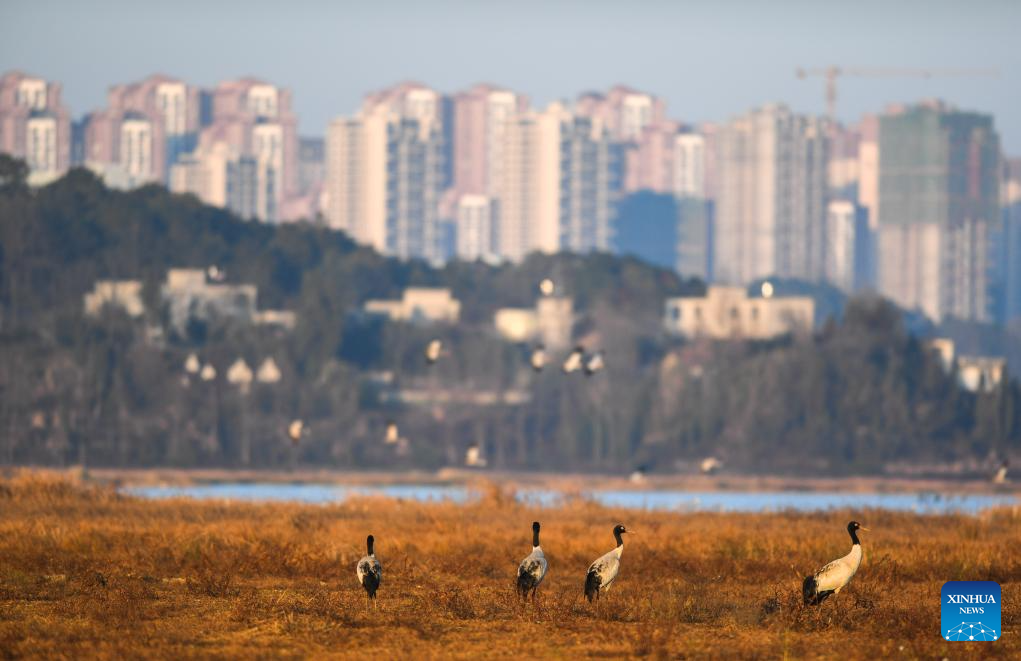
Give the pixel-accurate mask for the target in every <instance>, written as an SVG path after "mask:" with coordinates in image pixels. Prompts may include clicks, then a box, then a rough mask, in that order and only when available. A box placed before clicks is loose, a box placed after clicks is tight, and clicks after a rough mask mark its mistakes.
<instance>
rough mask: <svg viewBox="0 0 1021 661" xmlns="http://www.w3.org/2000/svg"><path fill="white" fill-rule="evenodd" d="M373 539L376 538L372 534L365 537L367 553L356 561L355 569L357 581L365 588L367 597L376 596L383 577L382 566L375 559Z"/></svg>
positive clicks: (373, 597) (372, 597)
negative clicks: (356, 566)
mask: <svg viewBox="0 0 1021 661" xmlns="http://www.w3.org/2000/svg"><path fill="white" fill-rule="evenodd" d="M375 541H376V539H375V538H374V537H373V536H372V535H369V536H368V538H366V540H365V546H366V550H367V551H368V553H367V554H366V555H365V556H364V557H363V558H362V559H361V560H359V561H358V568H357V570H356V573H357V574H358V582H359V583H361V584H362V587H363V588H365V594H367V595H368V596H369V599H375V598H376V590H378V589H379V582H380V580H382V578H383V567H382V565H380V564H379V560H376V552H375V550H374V549H373V544H374V543H375Z"/></svg>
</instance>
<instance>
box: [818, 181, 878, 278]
mask: <svg viewBox="0 0 1021 661" xmlns="http://www.w3.org/2000/svg"><path fill="white" fill-rule="evenodd" d="M825 236H826V254H825V260H824V261H825V266H826V280H827V281H828V282H830V283H831V284H833V285H834V286H835V287H837V288H839V289H841V290H842V291H844V292H846V293H851V292H854V291H855V290H857V289H859V288H861V287H864V286H866V285H868V284H870V280H871V270H872V269H871V262H872V233H871V231H870V230H869V226H868V211H867V210H866V209H865V208H864V207H862V206H860V205H858V204H855V203H854V202H852V201H850V200H833V201H831V202H830V203H829V205H828V206H827V208H826V231H825Z"/></svg>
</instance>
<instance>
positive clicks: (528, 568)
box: [518, 521, 546, 599]
mask: <svg viewBox="0 0 1021 661" xmlns="http://www.w3.org/2000/svg"><path fill="white" fill-rule="evenodd" d="M545 577H546V556H545V555H543V552H542V547H541V546H539V522H538V521H534V522H533V523H532V552H531V553H529V554H528V555H527V556H525V559H524V560H522V561H521V564H520V565H518V594H519V595H521V598H522V599H525V598H527V597H528V593H529V592H531V593H532V597H533V598H534V597H535V591H536V589H538V587H539V584H540V583H542V579H543V578H545Z"/></svg>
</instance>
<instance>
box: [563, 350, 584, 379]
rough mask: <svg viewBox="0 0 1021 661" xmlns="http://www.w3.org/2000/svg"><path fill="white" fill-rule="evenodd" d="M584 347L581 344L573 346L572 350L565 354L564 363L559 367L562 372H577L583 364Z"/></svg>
mask: <svg viewBox="0 0 1021 661" xmlns="http://www.w3.org/2000/svg"><path fill="white" fill-rule="evenodd" d="M584 357H585V349H584V348H583V347H581V346H577V347H574V351H572V352H571V353H570V355H568V356H567V359H566V360H564V364H563V366H562V367H561V369H562V370H563V371H564V374H570V373H571V372H577V371H578V370H580V369H581V368H582V366H583V364H584Z"/></svg>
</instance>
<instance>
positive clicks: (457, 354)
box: [0, 156, 1021, 472]
mask: <svg viewBox="0 0 1021 661" xmlns="http://www.w3.org/2000/svg"><path fill="white" fill-rule="evenodd" d="M24 175H25V171H24V166H23V164H21V163H20V162H17V161H13V160H11V159H8V158H6V157H3V156H0V351H2V361H0V388H2V396H3V405H2V409H0V433H2V434H3V440H2V442H0V461H2V462H16V463H25V462H32V463H48V464H58V465H61V464H69V463H81V462H87V463H90V464H104V465H177V466H195V465H204V466H209V465H218V466H236V465H239V464H241V463H243V460H244V457H246V456H249V455H250V457H249V462H250V463H251V464H252V465H255V466H266V467H280V466H285V465H288V464H289V463H290V462H292V461H297V462H300V463H304V464H317V465H328V466H337V467H358V466H386V467H408V466H422V467H437V466H442V465H447V464H452V463H459V462H460V460H461V458H462V457H463V455H464V450H465V448H466V447H467V446H468V445H469V444H471V443H479V444H480V445H481V446H482V447H483V449H484V453H485V455H486V456H487V458H488V460H489V463H490V466H495V467H510V468H541V469H578V470H630V469H631V468H633V467H634V466H637V465H648V466H650V467H651V468H652V469H653V470H671V469H672V468H673V467H674V465H675V462H676V461H677V460H696V459H699V458H701V457H703V456H706V455H709V454H715V455H718V456H722V457H723V458H724V459H725V460H726V461H727V462H728V464H729V465H731V466H735V467H740V468H745V469H759V470H765V469H769V470H797V469H804V468H806V467H814V468H820V469H822V470H826V471H830V472H842V471H855V472H865V471H872V470H876V469H879V468H881V467H882V466H883V465H884V464H885V463H886V462H889V461H896V460H905V459H926V460H935V461H944V460H951V459H957V458H961V457H974V456H984V455H985V454H987V453H988V452H990V451H995V452H997V453H1004V452H1008V451H1009V450H1010V449H1012V448H1014V449H1016V448H1017V446H1018V442H1019V438H1021V420H1019V417H1018V414H1017V413H1016V411H1019V410H1021V408H1019V404H1021V395H1019V392H1018V389H1017V387H1016V385H1006V386H1004V387H1002V388H999V389H997V390H996V391H994V392H992V393H989V394H984V395H974V394H971V393H967V392H964V391H962V390H961V389H960V388H958V387H957V385H956V382H955V379H954V376H953V375H952V374H946V373H944V372H943V371H942V370H941V368H940V367H939V364H938V363H937V361H936V360H935V359H934V358H933V356H932V355H930V353H929V352H928V351H926V350H925V348H924V345H923V344H922V343H921V342H920V341H919V340H917V339H916V338H914V337H913V336H912V335H910V334H909V333H908V332H906V331H905V329H904V326H903V322H902V318H901V315H900V313H899V311H897V310H896V309H895V308H893V307H892V306H890V305H888V304H887V303H885V302H883V301H881V300H878V299H864V300H855V301H852V302H851V303H850V304H849V306H848V308H847V311H846V313H845V316H844V318H843V320H842V321H841V322H840V323H839V324H836V323H832V322H831V323H829V324H827V325H825V326H824V327H823V328H822V330H821V331H820V332H818V333H817V334H816V336H815V337H813V338H809V339H797V340H796V339H793V338H782V339H780V340H777V341H774V342H770V343H751V344H742V343H719V344H714V343H707V342H697V343H689V344H683V343H680V342H678V341H676V340H672V339H670V338H668V337H665V336H664V335H663V334H662V332H661V330H660V317H661V312H662V305H663V299H664V298H665V297H667V296H676V295H683V294H694V293H699V292H701V291H702V290H703V285H702V284H701V283H699V282H697V281H684V280H682V279H680V278H678V277H677V276H676V275H675V274H673V273H671V272H670V271H668V270H665V269H658V268H653V267H650V266H648V265H646V264H643V263H641V262H639V261H637V260H634V259H621V258H615V257H612V256H609V255H602V254H596V255H589V256H584V257H583V256H575V255H557V256H540V255H534V256H532V257H530V258H529V259H528V260H526V261H525V262H524V263H523V264H520V265H504V266H490V265H485V264H482V263H464V262H453V263H451V264H449V265H447V266H446V267H444V268H431V267H429V266H428V265H427V264H424V263H422V262H417V261H411V262H400V261H397V260H393V259H388V258H384V257H381V256H379V255H377V254H376V253H374V252H372V251H371V250H368V249H365V248H361V247H357V246H355V245H354V244H353V243H352V242H351V241H350V240H349V239H348V238H347V237H346V236H345V235H343V234H342V233H340V232H335V231H331V230H328V229H325V228H322V227H318V226H314V225H310V224H294V225H282V226H270V225H265V224H259V223H254V222H242V221H240V220H238V219H236V218H234V217H232V216H231V215H230V214H229V213H227V212H225V211H222V210H218V209H214V208H210V207H207V206H204V205H202V204H200V203H199V202H197V201H196V200H195V199H193V198H190V197H182V196H175V195H172V194H170V193H168V192H167V191H166V190H165V189H163V188H161V187H157V186H149V187H145V188H141V189H138V190H135V191H131V192H119V191H113V190H108V189H106V188H105V187H103V185H102V184H101V183H100V182H99V181H98V180H96V178H95V177H94V176H92V175H91V174H89V173H88V172H86V171H83V170H74V171H72V172H70V173H69V174H68V175H67V176H66V177H64V178H63V179H61V180H59V181H57V182H54V183H53V184H51V185H49V186H47V187H45V188H42V189H38V190H31V189H29V188H27V187H26V186H25V185H24ZM212 264H215V265H217V266H219V267H220V268H222V269H224V270H225V271H226V273H227V274H228V279H229V280H230V281H232V282H252V283H254V284H256V285H258V287H259V306H260V307H262V308H271V307H272V308H287V309H292V310H295V311H296V312H297V314H298V323H297V327H296V328H295V329H294V330H293V331H292V332H284V331H281V330H279V329H271V328H268V327H260V326H249V325H246V324H242V323H239V322H231V321H229V320H220V321H210V322H208V323H197V324H192V325H190V326H189V328H188V329H187V332H185V333H182V334H180V335H179V334H176V333H174V332H173V331H172V330H170V329H169V328H168V327H167V325H166V323H165V316H166V312H165V310H164V309H163V305H162V303H161V300H160V296H159V283H160V282H162V280H163V278H164V276H165V273H166V270H167V268H170V267H182V266H187V267H201V268H205V267H207V266H209V265H212ZM547 276H549V277H553V278H554V279H555V280H556V282H557V283H558V286H560V287H561V288H562V290H563V291H565V292H567V293H568V294H569V295H571V296H572V297H573V298H574V299H575V306H576V310H577V312H578V321H577V324H576V328H575V335H576V338H577V339H578V340H579V341H580V342H582V343H583V344H584V345H585V346H587V347H589V348H602V349H604V350H605V351H606V356H607V364H608V368H607V370H606V371H605V372H604V373H601V374H599V375H597V376H595V377H593V378H591V379H586V378H584V377H582V376H580V375H572V376H571V377H570V378H569V377H565V376H564V375H562V374H560V373H559V370H557V369H547V370H546V371H545V372H543V373H542V374H539V375H534V374H533V373H532V372H531V371H530V370H529V369H527V365H526V364H525V360H524V358H525V353H526V352H525V348H524V347H518V346H513V345H510V344H508V343H506V342H504V341H502V340H500V339H499V338H498V337H497V336H496V335H495V333H494V332H493V330H492V318H493V312H494V311H495V310H496V309H497V308H499V307H505V306H530V305H531V304H532V303H533V302H534V299H535V296H536V283H537V282H538V281H539V280H541V279H542V278H544V277H547ZM101 278H139V279H141V280H142V281H143V282H144V283H145V287H144V297H145V300H146V306H147V309H146V313H145V315H144V317H143V318H141V319H131V318H129V317H127V316H126V315H125V314H124V313H123V312H122V311H119V310H116V309H109V310H107V311H105V312H104V314H103V315H101V316H100V317H98V318H90V317H86V316H85V315H84V314H83V310H82V297H83V295H84V294H85V293H86V292H87V291H88V290H90V289H91V287H92V285H93V283H94V282H95V280H97V279H101ZM409 285H437V286H447V287H450V288H451V289H452V290H453V292H454V295H455V296H456V297H457V298H459V299H460V300H461V301H462V304H463V307H462V321H461V323H460V324H458V325H456V326H453V327H433V328H423V327H419V326H408V325H404V324H394V323H382V322H378V321H375V322H374V321H371V320H367V319H365V318H363V317H362V316H361V315H358V314H356V311H357V310H358V309H359V307H360V305H361V303H362V302H364V301H365V300H366V299H368V298H378V297H398V296H399V295H400V292H401V291H402V290H403V289H404V288H405V287H406V286H409ZM437 336H439V337H441V338H442V339H444V341H445V344H446V345H447V346H448V347H450V352H449V355H446V356H444V358H443V359H442V360H441V361H440V362H439V363H438V364H437V365H436V366H435V367H432V368H429V367H427V366H426V365H425V361H424V360H423V358H422V348H423V347H424V345H425V343H426V342H427V341H428V340H429V339H430V338H432V337H437ZM191 353H195V354H197V355H198V356H199V357H200V359H201V361H202V362H203V363H208V364H211V365H213V366H215V367H216V369H217V371H218V376H217V378H215V379H213V380H211V381H204V380H202V379H201V378H197V377H196V376H195V375H192V374H189V373H187V372H186V371H185V370H184V367H183V366H184V363H185V360H186V358H187V356H188V355H190V354H191ZM239 357H241V358H244V359H245V360H246V362H247V363H248V364H249V365H251V366H252V367H253V368H254V367H256V366H258V365H259V364H260V363H261V362H262V361H263V360H264V359H266V358H268V357H271V358H273V360H274V361H275V362H276V364H277V365H278V366H279V367H280V370H281V372H282V378H281V380H280V382H279V383H277V384H274V385H268V384H260V383H255V384H253V387H252V390H251V392H250V393H248V394H243V393H241V392H240V391H239V390H238V389H237V388H235V387H233V386H231V385H230V384H228V383H227V382H226V381H225V380H224V378H223V375H224V374H225V373H226V370H227V367H228V366H229V365H230V364H231V363H232V362H234V361H235V360H236V359H237V358H239ZM557 358H559V357H557ZM401 389H403V390H405V391H409V390H410V391H413V392H415V393H418V394H419V395H420V396H426V397H427V396H429V395H430V394H431V395H437V394H438V393H447V394H452V396H454V401H448V402H444V403H434V404H427V405H412V404H401V403H399V402H398V401H397V400H396V399H395V397H394V396H393V395H394V393H395V392H396V391H398V390H401ZM479 393H490V394H494V395H495V396H497V398H499V397H500V396H501V395H503V394H506V393H511V394H514V393H519V394H520V393H524V394H525V395H526V396H527V397H528V398H529V399H528V401H527V402H525V403H523V404H514V403H494V404H488V405H473V404H468V403H465V402H463V401H459V400H457V397H458V396H469V395H471V394H479ZM296 417H300V418H302V419H303V420H305V421H306V423H307V424H308V433H307V434H306V436H305V437H304V438H303V439H302V443H301V445H300V446H299V447H298V448H297V449H292V448H291V447H290V445H289V443H288V442H287V440H286V434H285V429H286V427H287V423H288V422H289V421H290V420H292V419H293V418H296ZM390 420H393V421H396V422H397V423H398V424H399V427H400V432H401V436H402V437H404V438H406V439H408V443H407V446H406V451H400V450H399V449H397V448H395V447H394V446H389V445H385V444H384V443H383V442H382V439H383V436H384V427H385V425H386V423H387V422H388V421H390ZM245 448H249V449H250V450H246V449H245Z"/></svg>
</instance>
